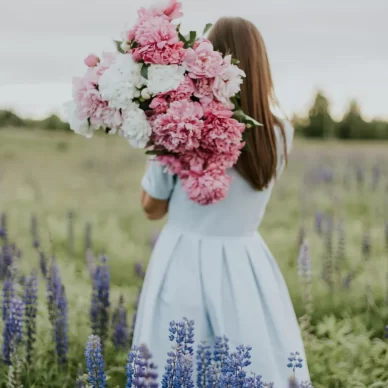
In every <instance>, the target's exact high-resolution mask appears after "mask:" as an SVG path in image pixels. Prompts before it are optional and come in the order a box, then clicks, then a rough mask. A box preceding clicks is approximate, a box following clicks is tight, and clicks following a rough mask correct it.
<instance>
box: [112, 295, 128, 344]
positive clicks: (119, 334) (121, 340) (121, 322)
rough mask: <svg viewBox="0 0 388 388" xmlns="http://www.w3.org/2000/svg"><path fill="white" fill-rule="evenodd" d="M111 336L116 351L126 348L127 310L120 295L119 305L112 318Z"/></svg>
mask: <svg viewBox="0 0 388 388" xmlns="http://www.w3.org/2000/svg"><path fill="white" fill-rule="evenodd" d="M112 326H113V336H112V342H113V344H114V345H115V347H116V349H120V348H122V349H125V348H126V347H127V346H128V341H129V333H128V321H127V309H126V308H125V305H124V297H123V296H122V295H121V296H120V300H119V305H118V306H117V307H116V309H115V311H114V312H113V316H112Z"/></svg>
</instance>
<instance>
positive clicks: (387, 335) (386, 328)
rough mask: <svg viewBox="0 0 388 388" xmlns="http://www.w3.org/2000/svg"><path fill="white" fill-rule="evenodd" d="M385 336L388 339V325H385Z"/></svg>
mask: <svg viewBox="0 0 388 388" xmlns="http://www.w3.org/2000/svg"><path fill="white" fill-rule="evenodd" d="M385 338H387V339H388V325H387V326H385Z"/></svg>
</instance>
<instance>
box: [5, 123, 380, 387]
mask: <svg viewBox="0 0 388 388" xmlns="http://www.w3.org/2000/svg"><path fill="white" fill-rule="evenodd" d="M144 165H145V156H144V155H143V153H142V152H141V151H134V150H133V149H131V148H130V147H129V146H128V145H127V144H126V143H125V141H123V140H122V139H119V138H117V137H113V136H97V137H95V138H93V139H92V140H87V139H83V138H80V137H79V136H75V135H71V134H68V133H55V132H47V131H39V130H28V131H27V130H25V129H23V130H22V129H17V128H15V129H11V128H9V129H4V130H1V132H0V213H4V214H6V216H7V232H8V238H9V240H10V241H12V242H14V243H15V244H16V246H17V248H18V249H20V251H21V257H20V258H17V259H15V267H16V269H15V271H17V275H15V276H17V278H18V279H21V281H20V282H18V283H19V284H17V285H16V287H17V290H16V291H17V292H18V293H22V290H23V281H22V280H23V279H24V277H25V276H27V275H29V274H30V272H31V271H32V270H33V269H39V267H40V254H39V250H41V252H44V255H45V257H46V259H47V262H49V258H50V257H51V256H54V257H55V259H56V263H57V264H58V268H59V271H60V274H61V278H62V281H63V284H64V286H65V289H66V297H67V302H68V313H67V322H68V328H67V330H68V340H69V344H68V355H67V361H66V362H65V363H59V362H57V361H58V360H57V356H56V355H55V354H56V353H55V345H54V342H53V339H52V336H53V334H52V332H53V328H52V324H51V323H50V316H49V310H48V308H47V302H46V284H45V279H44V277H43V276H42V274H41V273H39V275H38V284H39V287H38V314H37V335H36V344H35V349H34V353H33V357H32V360H31V362H29V363H28V365H26V366H25V368H24V370H23V373H22V379H23V384H24V387H53V388H55V387H73V386H74V384H75V380H76V377H77V373H79V370H83V371H84V370H85V361H84V348H85V343H86V341H87V339H88V336H89V335H90V334H91V331H92V329H91V323H90V306H91V300H92V288H93V287H92V280H91V277H90V273H89V272H90V266H89V267H88V265H87V264H88V263H89V264H90V260H88V259H87V258H88V257H89V259H90V256H91V252H93V255H94V256H95V257H97V256H98V255H99V254H104V255H106V257H107V258H108V265H109V271H110V294H109V299H110V307H109V309H108V314H109V315H110V316H111V315H112V313H113V310H114V308H115V307H116V306H117V305H118V303H119V299H120V296H122V297H123V300H124V302H123V303H124V306H125V308H126V309H127V311H128V317H127V319H128V322H129V324H130V323H131V321H132V315H133V312H134V306H135V303H136V299H137V295H138V292H139V288H140V287H141V282H142V280H141V276H139V274H138V272H139V267H140V266H141V265H143V266H146V264H147V261H148V258H149V256H150V252H151V249H152V242H153V240H154V239H155V236H156V235H157V233H158V231H159V230H160V229H161V227H162V226H163V222H164V221H160V222H150V221H148V220H146V219H145V217H144V216H143V214H142V211H141V209H140V205H139V197H140V187H139V182H140V179H141V176H142V173H143V171H144ZM32 220H36V226H34V227H33V228H34V229H33V230H34V231H33V232H32V231H31V223H32ZM34 222H35V221H34ZM36 231H37V232H36ZM260 232H261V234H262V235H263V237H264V239H265V240H266V242H267V244H268V246H269V247H270V249H271V251H272V252H273V254H274V256H275V257H276V259H277V261H278V263H279V266H280V267H281V270H282V272H283V274H284V276H285V279H286V281H287V284H288V286H289V289H290V293H291V296H292V299H293V301H294V305H295V309H296V312H297V315H298V317H300V322H301V326H302V328H303V333H304V337H305V343H306V350H307V355H308V364H309V369H310V373H311V379H312V382H313V384H314V386H315V387H316V388H341V387H344V388H356V387H357V388H358V387H360V388H361V387H371V388H372V387H374V388H375V387H388V343H387V341H386V340H385V339H384V329H385V325H386V324H388V144H387V143H384V142H380V143H377V142H364V143H362V142H346V143H340V142H334V141H333V142H330V141H327V142H322V141H320V142H307V141H305V140H297V141H296V143H295V145H294V148H293V152H292V154H291V156H290V160H289V165H288V168H287V170H286V171H285V173H284V175H283V177H282V178H281V179H280V181H279V182H278V183H277V185H276V186H275V189H274V193H273V196H272V199H271V201H270V203H269V206H268V209H267V213H266V217H265V219H264V222H263V224H262V225H261V227H260ZM34 233H35V234H36V233H37V234H38V236H39V243H40V246H39V249H37V248H36V247H34V239H35V238H36V236H34ZM301 246H302V249H300V247H301ZM300 251H301V252H302V253H301V254H300ZM87 253H88V254H87ZM40 272H41V271H40ZM1 284H3V283H1ZM279 319H281V317H279ZM0 329H1V332H3V329H4V323H3V322H2V321H0ZM166 335H168V333H166ZM258 335H260V333H258ZM2 344H3V339H0V345H2ZM246 345H249V344H246ZM128 350H129V348H128V347H127V348H126V349H123V350H119V351H117V350H116V349H115V347H114V346H113V344H112V341H110V340H109V341H108V340H107V341H106V344H105V347H104V358H105V362H106V365H107V368H106V369H107V374H108V375H109V376H110V381H109V386H110V387H115V386H116V385H119V386H120V387H123V386H124V384H125V370H124V367H123V366H124V365H125V363H126V358H127V353H128ZM296 350H297V349H296ZM253 351H260V349H253ZM286 363H287V360H285V364H286ZM257 372H260V371H257ZM7 373H8V366H6V365H1V366H0V382H1V383H0V386H4V387H6V386H7V385H6V376H7ZM262 373H263V374H264V377H265V373H264V372H262Z"/></svg>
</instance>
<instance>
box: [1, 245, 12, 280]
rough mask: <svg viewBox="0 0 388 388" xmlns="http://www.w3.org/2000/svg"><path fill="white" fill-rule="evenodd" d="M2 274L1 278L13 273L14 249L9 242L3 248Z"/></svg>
mask: <svg viewBox="0 0 388 388" xmlns="http://www.w3.org/2000/svg"><path fill="white" fill-rule="evenodd" d="M1 259H2V260H1V273H0V277H2V278H3V277H4V276H7V273H8V272H9V271H11V269H12V266H13V263H14V248H13V247H12V245H10V244H8V243H7V241H5V242H4V245H3V246H2V247H1Z"/></svg>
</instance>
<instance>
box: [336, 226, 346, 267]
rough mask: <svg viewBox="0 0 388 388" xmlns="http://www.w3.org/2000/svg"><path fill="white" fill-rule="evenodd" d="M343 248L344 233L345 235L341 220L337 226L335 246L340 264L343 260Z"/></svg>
mask: <svg viewBox="0 0 388 388" xmlns="http://www.w3.org/2000/svg"><path fill="white" fill-rule="evenodd" d="M345 246H346V233H345V223H344V220H343V219H341V220H340V222H339V224H338V245H337V259H338V260H339V261H340V262H343V261H344V260H345V257H346V254H345Z"/></svg>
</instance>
